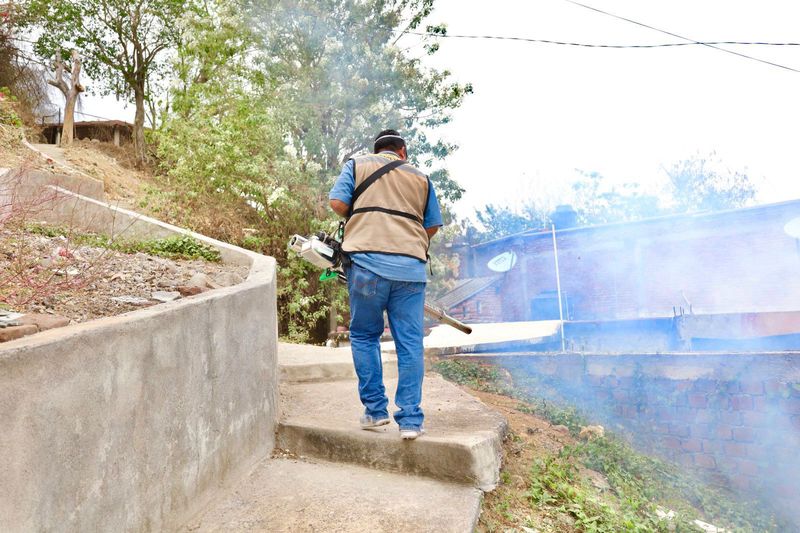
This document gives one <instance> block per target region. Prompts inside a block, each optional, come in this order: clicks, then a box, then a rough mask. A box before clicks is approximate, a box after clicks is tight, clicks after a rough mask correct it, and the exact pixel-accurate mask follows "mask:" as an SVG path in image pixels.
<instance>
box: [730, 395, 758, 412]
mask: <svg viewBox="0 0 800 533" xmlns="http://www.w3.org/2000/svg"><path fill="white" fill-rule="evenodd" d="M731 409H733V410H734V411H752V410H753V397H752V396H744V395H737V396H731Z"/></svg>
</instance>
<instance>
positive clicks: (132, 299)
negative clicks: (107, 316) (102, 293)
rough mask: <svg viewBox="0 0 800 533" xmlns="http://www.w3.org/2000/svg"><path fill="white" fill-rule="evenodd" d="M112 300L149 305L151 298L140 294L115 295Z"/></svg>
mask: <svg viewBox="0 0 800 533" xmlns="http://www.w3.org/2000/svg"><path fill="white" fill-rule="evenodd" d="M111 300H113V301H115V302H118V303H121V304H129V305H149V304H150V300H148V299H147V298H140V297H139V296H113V297H112V298H111Z"/></svg>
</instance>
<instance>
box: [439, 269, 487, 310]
mask: <svg viewBox="0 0 800 533" xmlns="http://www.w3.org/2000/svg"><path fill="white" fill-rule="evenodd" d="M500 278H502V276H489V277H485V278H466V279H463V280H460V281H459V284H458V285H456V287H455V288H454V289H453V290H452V291H450V292H448V293H446V294H445V295H444V296H442V297H441V298H438V299H437V300H436V304H437V305H438V306H439V307H441V308H443V309H450V308H451V307H453V306H455V305H458V304H460V303H461V302H463V301H464V300H466V299H467V298H470V297H472V296H475V295H476V294H478V293H479V292H481V291H482V290H484V289H485V288H487V287H490V286H492V285H493V284H494V283H495V282H497V281H498V280H499V279H500Z"/></svg>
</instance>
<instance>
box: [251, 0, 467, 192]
mask: <svg viewBox="0 0 800 533" xmlns="http://www.w3.org/2000/svg"><path fill="white" fill-rule="evenodd" d="M246 3H247V6H248V13H249V15H250V17H251V20H252V21H253V22H252V23H253V27H254V28H255V34H256V35H258V36H259V37H260V38H261V46H260V51H259V54H258V61H259V64H260V65H262V68H263V71H264V74H265V76H266V77H267V80H268V85H269V87H270V90H274V91H275V92H276V94H277V95H278V98H280V100H281V103H282V106H283V108H282V110H281V112H282V113H281V118H282V120H284V121H285V123H286V125H287V127H288V132H289V138H290V141H291V142H292V144H293V145H294V147H295V149H296V150H297V152H298V154H299V156H300V157H302V158H303V159H305V160H306V161H309V162H314V163H316V164H317V165H318V166H319V170H318V176H319V182H320V184H321V185H322V187H320V191H321V192H324V193H326V192H327V191H326V190H324V189H325V188H326V187H327V186H328V185H330V183H331V180H332V179H333V178H334V177H335V176H336V175H337V174H338V172H339V170H340V168H341V165H342V163H343V162H344V161H345V160H346V159H347V158H349V157H350V156H352V155H354V154H356V153H358V152H360V151H362V150H365V149H369V148H371V143H372V136H373V135H374V134H375V133H377V131H379V130H381V129H385V128H390V127H391V128H396V129H398V130H400V131H401V132H402V133H403V134H404V136H405V137H406V139H407V140H408V142H409V147H410V150H409V152H410V156H411V158H412V162H413V163H415V164H417V165H419V166H421V167H422V168H425V169H430V170H429V173H430V175H431V179H432V180H433V182H434V184H435V185H436V187H437V190H438V191H439V192H440V194H441V195H442V196H443V197H444V198H445V199H448V200H452V201H454V200H457V199H458V198H459V197H460V196H461V193H462V192H463V190H462V189H461V188H460V187H459V186H458V185H457V184H456V183H455V182H454V181H453V180H452V179H450V177H449V175H448V174H447V172H446V171H445V170H442V169H436V168H435V165H436V162H437V161H441V160H443V159H444V158H445V157H447V155H448V154H449V153H451V152H452V150H453V149H454V148H455V146H453V145H451V144H448V143H445V142H442V141H438V142H433V141H432V140H430V139H429V138H428V136H427V134H426V132H428V131H430V130H431V129H434V128H436V127H437V126H440V125H442V124H445V123H447V122H448V121H449V120H450V115H449V111H451V110H452V109H455V108H457V107H458V106H459V105H461V102H462V101H463V99H464V97H465V96H466V95H467V94H469V93H470V92H472V87H471V86H470V85H469V84H466V85H461V84H457V83H451V82H450V81H449V77H450V74H449V72H447V71H442V72H438V71H435V70H430V69H426V68H425V67H423V65H422V64H421V61H420V60H419V59H414V58H409V57H407V56H406V55H404V53H403V51H402V50H400V49H399V48H398V47H397V46H396V45H395V42H396V41H397V39H398V38H399V37H400V36H401V34H402V32H403V31H404V30H408V29H414V28H417V27H418V26H419V25H420V24H421V23H422V21H423V19H424V18H425V17H427V16H428V15H429V14H430V12H431V9H432V6H433V0H366V1H359V0H297V1H295V2H281V1H279V0H249V1H247V2H246ZM437 28H438V31H439V32H443V31H444V30H443V29H442V28H441V27H437ZM434 48H435V47H431V48H429V51H431V52H432V51H435V50H434Z"/></svg>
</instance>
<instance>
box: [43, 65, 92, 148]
mask: <svg viewBox="0 0 800 533" xmlns="http://www.w3.org/2000/svg"><path fill="white" fill-rule="evenodd" d="M70 56H71V59H72V73H71V75H70V77H69V80H65V76H64V59H63V58H62V57H61V54H60V53H59V55H58V56H56V73H55V76H54V78H53V79H52V80H47V83H49V84H50V85H52V86H53V87H55V88H57V89H58V90H59V91H61V94H63V95H64V99H65V102H66V103H65V104H64V123H63V127H62V128H61V146H69V145H70V144H72V138H73V135H74V133H75V104H76V103H77V102H78V96H79V95H80V94H81V93H82V92H83V91H84V88H83V85H81V82H80V76H81V59H80V56H79V55H78V51H77V50H73V51H72V53H71V54H70ZM67 81H69V84H67Z"/></svg>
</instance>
